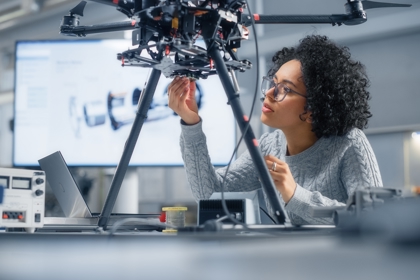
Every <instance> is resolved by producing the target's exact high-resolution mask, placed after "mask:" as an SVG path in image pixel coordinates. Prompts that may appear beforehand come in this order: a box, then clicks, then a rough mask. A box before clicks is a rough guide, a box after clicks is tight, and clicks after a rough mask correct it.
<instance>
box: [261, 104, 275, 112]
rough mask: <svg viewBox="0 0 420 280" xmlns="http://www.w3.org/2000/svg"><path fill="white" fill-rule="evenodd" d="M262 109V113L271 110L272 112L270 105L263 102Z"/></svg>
mask: <svg viewBox="0 0 420 280" xmlns="http://www.w3.org/2000/svg"><path fill="white" fill-rule="evenodd" d="M262 111H263V113H271V112H274V111H273V109H271V108H270V106H268V105H267V104H266V103H264V104H263V106H262Z"/></svg>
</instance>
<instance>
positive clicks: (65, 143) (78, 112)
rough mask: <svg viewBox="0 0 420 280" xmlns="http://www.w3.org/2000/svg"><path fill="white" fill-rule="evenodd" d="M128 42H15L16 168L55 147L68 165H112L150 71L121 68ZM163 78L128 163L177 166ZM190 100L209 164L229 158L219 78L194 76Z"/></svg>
mask: <svg viewBox="0 0 420 280" xmlns="http://www.w3.org/2000/svg"><path fill="white" fill-rule="evenodd" d="M128 48H131V40H74V41H73V40H58V41H19V42H17V43H16V64H15V104H14V140H13V142H14V143H13V164H14V166H22V167H31V166H39V164H38V160H39V159H41V158H43V157H45V156H47V155H49V154H51V153H53V152H56V151H61V153H62V154H63V157H64V158H65V160H66V162H67V163H68V165H69V166H98V167H99V166H116V165H117V164H118V162H119V160H120V158H121V155H122V152H123V148H124V144H125V142H126V140H127V137H128V135H129V133H130V130H131V127H132V124H133V121H134V118H135V113H136V109H137V104H138V100H139V97H140V95H141V93H142V90H143V89H144V88H145V83H146V82H147V80H148V76H149V74H150V72H151V69H150V68H142V67H121V62H119V61H118V60H117V54H118V53H121V52H123V51H124V50H127V49H128ZM170 82H171V79H167V78H165V76H163V75H161V77H160V80H159V84H158V86H157V88H156V91H155V94H154V96H153V101H152V104H151V106H150V108H149V111H148V114H147V119H146V120H145V122H144V124H143V127H142V130H141V132H140V135H139V139H138V141H137V144H136V148H135V150H134V152H133V155H132V157H131V161H130V166H178V165H183V161H182V158H181V152H180V147H179V136H180V130H181V128H180V118H179V116H177V115H176V114H174V113H173V111H172V110H171V109H170V108H169V107H168V100H167V87H168V85H169V83H170ZM196 99H197V102H198V105H199V113H200V116H201V117H202V119H203V129H204V131H205V133H206V137H207V143H208V149H209V154H210V157H211V160H212V163H213V164H214V165H225V164H227V163H228V161H229V159H230V157H231V155H232V153H233V150H234V147H235V140H236V137H235V136H236V135H235V131H236V128H235V127H236V126H235V119H234V116H233V113H232V110H231V108H230V106H228V105H227V98H226V94H225V92H224V90H223V87H222V85H221V83H220V80H219V77H218V76H216V75H214V76H210V77H208V78H207V79H200V80H198V81H197V94H196Z"/></svg>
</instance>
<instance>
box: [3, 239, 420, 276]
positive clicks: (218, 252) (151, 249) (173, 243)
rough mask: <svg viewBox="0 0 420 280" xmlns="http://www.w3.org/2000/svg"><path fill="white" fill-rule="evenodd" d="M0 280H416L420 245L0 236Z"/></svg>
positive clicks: (352, 241)
mask: <svg viewBox="0 0 420 280" xmlns="http://www.w3.org/2000/svg"><path fill="white" fill-rule="evenodd" d="M0 248H1V250H0V260H1V262H0V268H1V270H0V279H25V280H26V279H31V280H38V279H54V280H58V279H64V280H67V279H112V280H115V279H117V280H119V279H121V280H123V279H124V280H126V279H147V280H148V279H165V280H169V279H194V280H196V279H200V280H201V279H204V280H207V279H340V280H346V279H349V280H350V279H351V280H355V279H381V280H383V279H393V280H394V279H404V280H405V279H419V276H420V246H419V244H410V246H407V245H402V244H394V243H389V242H380V241H374V240H371V239H365V238H360V237H344V236H342V235H340V234H335V233H334V232H324V233H319V232H317V233H315V232H314V233H311V232H308V231H306V232H303V233H298V232H293V231H289V232H288V231H286V232H281V233H277V234H271V233H269V234H265V233H262V234H261V233H260V234H249V233H243V234H224V233H222V234H207V233H205V234H198V235H190V234H186V235H184V234H178V235H168V234H162V233H160V232H144V233H125V234H117V235H114V236H110V235H105V234H93V233H92V234H90V233H80V234H64V233H61V234H59V233H34V234H26V233H0Z"/></svg>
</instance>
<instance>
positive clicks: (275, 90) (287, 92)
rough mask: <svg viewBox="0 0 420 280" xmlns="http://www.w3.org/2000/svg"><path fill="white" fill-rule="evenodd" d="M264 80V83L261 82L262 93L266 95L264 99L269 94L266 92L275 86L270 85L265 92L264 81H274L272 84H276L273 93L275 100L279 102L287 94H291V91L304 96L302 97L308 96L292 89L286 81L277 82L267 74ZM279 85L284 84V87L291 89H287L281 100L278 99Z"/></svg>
mask: <svg viewBox="0 0 420 280" xmlns="http://www.w3.org/2000/svg"><path fill="white" fill-rule="evenodd" d="M262 79H263V81H262V83H261V93H262V95H263V96H264V99H265V97H266V96H267V94H266V92H267V91H269V90H270V89H272V88H273V87H270V88H269V89H267V90H266V91H264V92H263V89H262V85H263V84H264V81H268V82H269V83H272V84H274V93H273V96H274V98H272V99H274V101H277V102H282V101H283V100H284V99H285V98H286V95H287V94H289V93H291V92H292V93H295V94H297V95H300V96H302V97H304V98H308V97H307V96H306V95H303V94H302V93H299V92H297V91H295V90H293V89H291V88H290V87H288V86H287V85H286V84H285V83H283V82H280V83H275V82H274V80H273V78H271V77H267V76H264V77H263V78H262ZM279 86H282V87H283V89H285V88H286V89H288V90H289V91H285V94H284V96H283V98H282V99H281V100H277V96H278V95H279Z"/></svg>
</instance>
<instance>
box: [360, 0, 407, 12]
mask: <svg viewBox="0 0 420 280" xmlns="http://www.w3.org/2000/svg"><path fill="white" fill-rule="evenodd" d="M362 5H363V9H364V10H367V9H375V8H393V7H401V8H403V7H411V4H396V3H384V2H374V1H368V0H365V1H362Z"/></svg>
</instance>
